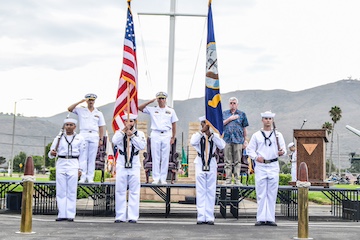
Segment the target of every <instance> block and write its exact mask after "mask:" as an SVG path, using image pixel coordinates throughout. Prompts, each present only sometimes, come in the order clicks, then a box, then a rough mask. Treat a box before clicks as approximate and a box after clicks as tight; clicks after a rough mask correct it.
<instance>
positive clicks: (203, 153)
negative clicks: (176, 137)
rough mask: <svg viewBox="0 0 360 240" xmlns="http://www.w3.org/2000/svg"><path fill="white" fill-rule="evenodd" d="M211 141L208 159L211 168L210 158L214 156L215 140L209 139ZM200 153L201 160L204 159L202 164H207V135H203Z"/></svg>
mask: <svg viewBox="0 0 360 240" xmlns="http://www.w3.org/2000/svg"><path fill="white" fill-rule="evenodd" d="M209 142H210V147H209V160H208V166H209V168H210V160H211V158H212V156H213V155H212V149H213V146H214V142H213V140H209ZM200 155H201V160H202V164H203V166H205V137H204V136H202V137H201V140H200Z"/></svg>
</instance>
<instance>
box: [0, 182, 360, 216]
mask: <svg viewBox="0 0 360 240" xmlns="http://www.w3.org/2000/svg"><path fill="white" fill-rule="evenodd" d="M20 185H22V181H0V197H1V198H0V209H2V210H6V209H10V210H15V211H16V210H19V209H20V207H21V195H22V193H21V192H20V193H19V192H16V191H14V190H16V188H17V187H18V186H20ZM141 187H142V188H150V189H152V190H153V191H154V192H155V193H156V194H157V195H158V196H159V197H160V198H161V199H162V200H163V201H164V203H165V206H164V208H165V209H164V210H165V211H164V217H165V218H167V217H168V216H169V215H170V213H171V204H172V203H171V190H172V189H174V188H195V184H186V183H175V184H166V185H161V184H156V185H155V184H150V183H142V184H141ZM80 189H81V190H82V191H84V192H85V194H86V195H87V196H86V197H87V199H91V203H92V207H91V208H89V209H91V210H85V211H87V212H88V213H87V214H90V215H93V216H113V215H114V210H115V183H114V182H103V183H100V182H95V183H91V184H90V183H81V184H79V185H78V190H80ZM309 191H318V192H322V193H323V194H324V195H325V196H326V197H327V198H329V199H330V201H331V206H330V208H331V209H330V212H331V215H332V216H333V217H337V218H340V219H348V220H354V221H358V220H360V202H359V200H360V188H359V189H343V188H335V187H327V188H324V187H318V186H314V187H310V188H309ZM254 192H255V186H234V185H217V195H216V205H218V206H219V207H218V208H217V209H219V213H220V214H221V216H222V217H223V218H226V217H228V214H227V210H229V212H230V213H231V216H232V217H234V218H239V204H240V203H241V202H242V201H243V200H244V199H246V198H248V197H249V196H250V194H252V193H254ZM254 194H255V193H254ZM254 194H253V195H254ZM33 196H34V199H33V214H39V215H40V214H41V215H44V214H57V205H56V186H55V181H49V182H39V181H36V182H34V195H33ZM297 196H298V189H297V187H294V186H279V190H278V204H279V205H280V212H281V214H282V215H283V216H284V217H286V218H288V219H292V220H297V213H298V212H297V211H298V207H297V203H298V199H297ZM84 214H86V213H85V212H84Z"/></svg>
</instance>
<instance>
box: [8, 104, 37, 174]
mask: <svg viewBox="0 0 360 240" xmlns="http://www.w3.org/2000/svg"><path fill="white" fill-rule="evenodd" d="M22 100H32V99H31V98H23V99H20V100H19V101H18V102H20V101H22ZM16 103H17V102H15V103H14V118H13V129H12V140H11V159H10V161H11V164H10V177H12V174H13V169H14V140H15V118H16Z"/></svg>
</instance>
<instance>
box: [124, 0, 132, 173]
mask: <svg viewBox="0 0 360 240" xmlns="http://www.w3.org/2000/svg"><path fill="white" fill-rule="evenodd" d="M127 2H128V8H130V3H131V0H127ZM126 88H127V98H126V104H127V113H126V114H127V123H128V124H129V123H130V84H129V81H126ZM125 134H126V133H125ZM126 141H127V144H126V148H127V149H126V155H127V158H126V163H125V166H129V164H130V157H131V153H130V138H129V137H127V138H126ZM124 151H125V149H124Z"/></svg>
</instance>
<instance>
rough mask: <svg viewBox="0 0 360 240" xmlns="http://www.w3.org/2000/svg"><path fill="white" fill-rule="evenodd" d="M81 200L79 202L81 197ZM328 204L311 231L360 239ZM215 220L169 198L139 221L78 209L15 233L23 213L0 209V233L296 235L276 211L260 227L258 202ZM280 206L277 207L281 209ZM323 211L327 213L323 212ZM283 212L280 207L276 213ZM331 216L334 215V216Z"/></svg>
mask: <svg viewBox="0 0 360 240" xmlns="http://www.w3.org/2000/svg"><path fill="white" fill-rule="evenodd" d="M79 204H80V203H79ZM325 209H328V208H326V206H325V207H323V206H313V205H312V206H310V210H309V215H310V216H316V214H315V215H314V213H316V212H317V214H318V217H317V218H316V220H315V221H310V224H309V237H311V238H314V239H344V240H350V239H351V240H352V239H354V240H355V239H357V238H358V234H359V233H360V223H359V222H353V221H349V220H341V219H332V218H328V217H326V215H327V214H328V215H329V216H330V213H327V212H328V210H325ZM215 212H216V219H215V225H214V226H209V225H196V208H195V205H187V204H186V205H184V204H172V208H171V214H170V216H169V217H168V218H164V203H143V202H142V203H141V207H140V219H139V221H138V223H137V224H132V223H117V224H115V223H114V218H113V217H98V216H88V215H82V214H81V213H78V215H77V216H76V218H75V222H55V221H54V219H55V218H56V216H55V215H33V226H32V230H33V231H34V232H35V233H33V234H19V233H16V232H17V231H19V229H20V221H21V214H19V213H10V212H8V211H7V212H6V211H3V212H1V213H0V239H62V240H64V239H187V240H188V239H254V240H255V239H267V240H268V239H276V240H282V239H293V237H297V221H292V220H287V219H286V218H284V217H282V216H280V214H279V216H277V223H278V226H277V227H269V226H261V227H255V226H254V223H255V212H256V203H253V202H250V201H245V202H244V203H242V204H241V205H240V211H239V212H240V217H239V219H236V218H232V217H231V215H229V217H227V218H226V219H225V218H222V217H221V215H220V214H219V211H218V209H216V211H215ZM277 212H278V211H277ZM321 213H324V214H325V217H324V218H322V217H319V216H320V215H321ZM277 215H278V213H277ZM329 219H330V220H329Z"/></svg>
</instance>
